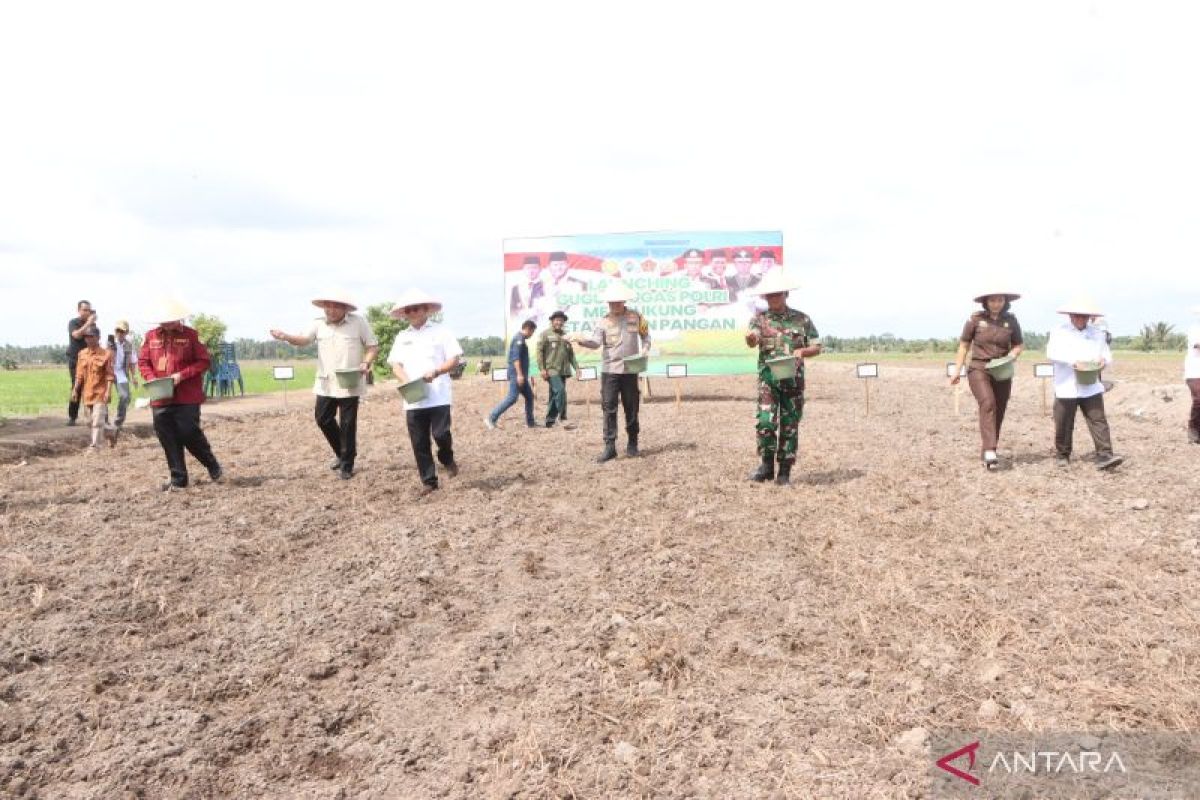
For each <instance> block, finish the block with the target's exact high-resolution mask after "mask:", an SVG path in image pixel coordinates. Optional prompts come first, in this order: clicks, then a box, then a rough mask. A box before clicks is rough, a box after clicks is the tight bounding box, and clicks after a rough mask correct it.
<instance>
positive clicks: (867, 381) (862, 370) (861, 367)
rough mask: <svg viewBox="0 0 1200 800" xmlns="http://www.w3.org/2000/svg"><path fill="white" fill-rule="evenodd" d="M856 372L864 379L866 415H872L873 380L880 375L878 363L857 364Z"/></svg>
mask: <svg viewBox="0 0 1200 800" xmlns="http://www.w3.org/2000/svg"><path fill="white" fill-rule="evenodd" d="M854 374H855V375H857V376H858V377H859V378H861V379H863V396H864V397H865V398H866V416H868V417H869V416H871V381H872V380H873V379H875V378H878V377H879V365H878V364H856V365H855V367H854Z"/></svg>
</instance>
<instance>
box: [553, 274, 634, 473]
mask: <svg viewBox="0 0 1200 800" xmlns="http://www.w3.org/2000/svg"><path fill="white" fill-rule="evenodd" d="M603 298H604V301H605V302H606V303H608V314H607V315H606V316H604V317H602V318H601V319H599V320H597V321H596V324H595V326H594V327H593V328H592V333H591V336H588V337H583V336H579V335H575V336H574V337H572V339H571V341H573V342H574V343H575V344H578V345H580V346H581V347H587V348H589V349H592V350H595V349H596V348H601V349H600V373H601V374H600V406H601V408H602V409H603V411H604V451H603V452H602V453H600V455H599V456H598V457H597V458H596V461H597V462H599V463H604V462H605V461H611V460H612V459H614V458H616V457H617V400H618V398H619V399H620V401H621V407H622V408H623V409H624V411H625V435H626V436H627V437H628V443H627V445H626V447H625V455H627V456H636V455H638V453H639V450H638V435H639V433H640V432H641V426H640V425H639V423H638V408H639V406H640V404H641V390H640V389H639V387H638V376H637V374H635V373H627V372H626V371H625V359H626V358H632V357H634V356H638V355H643V356H644V355H648V354H649V352H650V325H649V323H647V322H646V318H645V317H643V316H642V315H641V314H640V313H638V312H637V311H634V310H633V309H632V308H627V307H626V305H625V304H626V303H627V302H629V301H630V300H632V299H633V298H634V294H633V292H632V291H630V289H629V287H627V286H626V285H625V284H623V283H620V282H614V283H612V284H611V285H609V286H608V288H606V289H605V290H604V294H603Z"/></svg>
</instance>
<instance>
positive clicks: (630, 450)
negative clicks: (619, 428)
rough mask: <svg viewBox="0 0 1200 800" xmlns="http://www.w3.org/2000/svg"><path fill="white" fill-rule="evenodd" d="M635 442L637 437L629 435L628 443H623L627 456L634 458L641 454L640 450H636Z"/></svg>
mask: <svg viewBox="0 0 1200 800" xmlns="http://www.w3.org/2000/svg"><path fill="white" fill-rule="evenodd" d="M637 442H638V440H637V437H634V436H631V437H629V444H627V445H625V455H627V456H629V457H630V458H636V457H637V456H639V455H641V452H640V451H639V450H638V445H637Z"/></svg>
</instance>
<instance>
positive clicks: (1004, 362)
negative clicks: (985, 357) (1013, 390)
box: [986, 356, 1017, 381]
mask: <svg viewBox="0 0 1200 800" xmlns="http://www.w3.org/2000/svg"><path fill="white" fill-rule="evenodd" d="M1016 361H1017V359H1016V356H1001V357H1000V358H993V359H992V360H991V361H989V362H988V363H987V367H986V369H987V371H988V374H989V375H991V376H992V377H993V378H995V379H996V380H998V381H1008V380H1012V376H1013V373H1015V372H1016V371H1017V364H1016Z"/></svg>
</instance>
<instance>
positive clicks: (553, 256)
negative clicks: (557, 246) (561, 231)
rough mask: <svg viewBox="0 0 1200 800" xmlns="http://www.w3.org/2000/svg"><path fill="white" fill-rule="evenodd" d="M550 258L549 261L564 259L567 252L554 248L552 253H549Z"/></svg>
mask: <svg viewBox="0 0 1200 800" xmlns="http://www.w3.org/2000/svg"><path fill="white" fill-rule="evenodd" d="M550 260H551V261H566V260H567V254H566V253H564V252H563V251H561V250H555V251H554V252H553V253H551V254H550Z"/></svg>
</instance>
